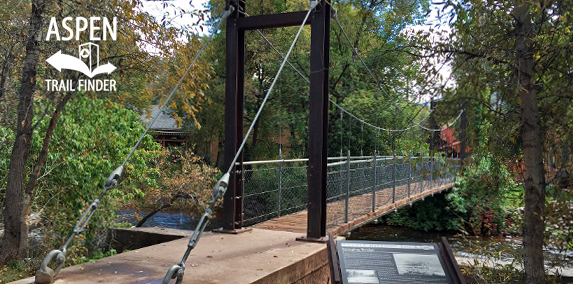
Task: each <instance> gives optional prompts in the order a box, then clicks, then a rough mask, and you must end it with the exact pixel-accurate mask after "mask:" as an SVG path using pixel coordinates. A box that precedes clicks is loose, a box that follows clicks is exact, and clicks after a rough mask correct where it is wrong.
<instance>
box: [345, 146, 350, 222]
mask: <svg viewBox="0 0 573 284" xmlns="http://www.w3.org/2000/svg"><path fill="white" fill-rule="evenodd" d="M349 199H350V150H348V156H347V157H346V202H345V203H346V204H345V209H344V223H348V201H349Z"/></svg>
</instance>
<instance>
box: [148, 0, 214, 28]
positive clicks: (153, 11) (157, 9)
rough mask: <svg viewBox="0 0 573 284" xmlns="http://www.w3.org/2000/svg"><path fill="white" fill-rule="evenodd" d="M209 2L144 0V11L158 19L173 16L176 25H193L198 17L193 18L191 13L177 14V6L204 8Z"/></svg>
mask: <svg viewBox="0 0 573 284" xmlns="http://www.w3.org/2000/svg"><path fill="white" fill-rule="evenodd" d="M208 3H209V0H191V1H189V0H171V1H145V0H143V1H142V4H143V11H145V12H147V13H149V14H150V15H151V16H154V17H155V18H156V19H158V20H161V19H162V18H163V16H165V17H166V18H173V19H172V21H171V24H172V25H174V26H176V27H182V26H192V25H194V24H195V22H196V21H197V19H193V18H192V17H191V16H190V15H189V14H184V15H183V16H182V17H180V14H177V15H176V10H177V9H176V8H179V9H182V10H184V11H190V10H192V9H193V8H194V9H201V8H204V7H205V6H206V5H207V4H208ZM164 5H165V6H164Z"/></svg>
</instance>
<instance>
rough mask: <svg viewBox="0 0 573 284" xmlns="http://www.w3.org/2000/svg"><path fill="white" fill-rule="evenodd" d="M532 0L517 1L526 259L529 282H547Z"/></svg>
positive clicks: (543, 188)
mask: <svg viewBox="0 0 573 284" xmlns="http://www.w3.org/2000/svg"><path fill="white" fill-rule="evenodd" d="M527 3H528V2H527V1H525V0H517V1H516V3H515V10H514V15H515V19H516V22H517V25H516V40H515V52H516V59H517V67H518V74H519V75H518V80H519V84H518V94H519V98H520V99H521V135H522V138H523V150H524V154H523V158H524V162H525V174H524V188H525V217H524V222H523V254H524V255H523V260H524V270H525V283H545V270H544V265H543V231H544V229H545V176H544V173H543V152H542V151H543V148H542V144H541V143H542V136H541V125H540V118H539V109H538V106H537V91H536V90H535V86H534V82H535V69H534V68H535V65H534V60H533V50H532V48H531V46H530V42H531V40H532V36H533V34H532V24H531V15H530V12H529V7H528V4H527Z"/></svg>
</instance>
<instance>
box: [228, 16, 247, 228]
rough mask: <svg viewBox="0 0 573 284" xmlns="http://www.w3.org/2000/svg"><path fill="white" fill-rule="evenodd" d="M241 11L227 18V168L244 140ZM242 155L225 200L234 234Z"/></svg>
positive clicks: (238, 214)
mask: <svg viewBox="0 0 573 284" xmlns="http://www.w3.org/2000/svg"><path fill="white" fill-rule="evenodd" d="M238 10H239V9H237V7H236V9H235V12H233V14H232V15H231V16H229V18H227V30H226V36H227V41H226V49H227V50H226V62H225V64H226V75H225V160H224V168H225V169H228V168H229V167H230V166H231V163H232V162H233V158H234V157H235V154H236V153H237V151H238V150H239V147H240V145H241V142H242V139H243V105H244V102H243V101H244V94H243V73H244V61H245V60H244V57H245V53H244V50H245V48H244V45H245V33H244V32H241V31H240V30H239V28H238V27H237V20H238V18H240V17H241V16H242V15H241V14H240V13H238V12H237V11H238ZM242 161H243V157H242V155H241V156H239V158H238V159H237V162H239V164H238V165H237V164H235V165H233V169H232V171H231V178H230V180H229V187H228V189H227V191H226V192H225V196H224V199H223V215H224V216H223V230H222V231H230V232H232V231H234V230H236V229H240V228H241V227H242V222H243V218H242V196H243V183H242V178H243V175H242V172H241V163H242Z"/></svg>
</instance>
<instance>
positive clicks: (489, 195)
mask: <svg viewBox="0 0 573 284" xmlns="http://www.w3.org/2000/svg"><path fill="white" fill-rule="evenodd" d="M475 160H476V162H475V163H474V164H472V165H470V166H469V167H468V169H467V170H466V171H464V173H463V174H462V176H460V177H458V178H457V179H456V185H455V186H454V188H453V189H452V191H451V193H449V194H448V197H447V199H448V201H449V202H450V209H451V210H452V211H453V212H455V213H456V214H458V215H459V216H460V217H461V218H463V219H464V225H463V227H462V228H460V229H463V230H464V231H466V232H469V233H472V234H477V235H496V234H500V233H504V229H505V228H506V227H507V226H508V225H509V224H511V222H512V220H510V219H508V211H507V208H508V204H507V201H506V199H505V197H506V196H507V195H509V193H510V192H511V191H512V189H513V188H515V184H514V182H513V179H512V176H511V175H510V173H509V172H508V171H507V170H506V169H505V166H504V164H503V162H502V161H500V160H499V159H496V158H495V157H493V156H485V157H482V158H480V157H479V156H476V157H475Z"/></svg>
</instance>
